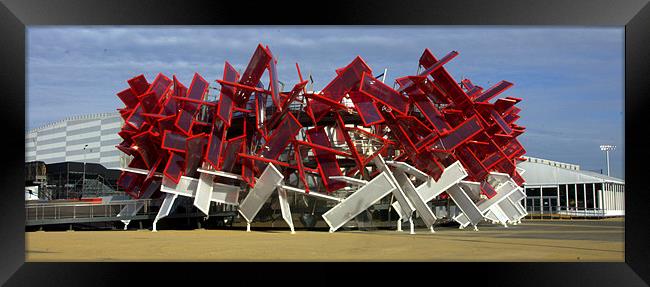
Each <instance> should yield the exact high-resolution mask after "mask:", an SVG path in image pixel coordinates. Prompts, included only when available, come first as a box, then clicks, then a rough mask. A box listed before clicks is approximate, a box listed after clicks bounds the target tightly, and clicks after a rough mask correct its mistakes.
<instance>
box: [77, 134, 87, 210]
mask: <svg viewBox="0 0 650 287" xmlns="http://www.w3.org/2000/svg"><path fill="white" fill-rule="evenodd" d="M87 147H88V145H85V146H84V172H83V178H82V179H81V196H83V194H84V189H85V188H86V148H87ZM79 198H81V197H79Z"/></svg>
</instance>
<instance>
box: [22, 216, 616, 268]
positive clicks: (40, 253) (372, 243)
mask: <svg viewBox="0 0 650 287" xmlns="http://www.w3.org/2000/svg"><path fill="white" fill-rule="evenodd" d="M479 227H480V231H479V232H475V231H472V230H458V229H457V228H455V227H438V228H437V232H436V233H435V234H431V233H429V232H428V231H427V230H425V229H421V230H416V231H417V234H416V235H410V234H408V233H407V232H396V231H392V230H375V231H364V232H361V231H338V232H336V233H333V234H330V233H328V232H326V231H301V230H297V232H296V234H293V235H292V234H290V233H289V232H288V231H286V230H283V229H277V228H276V229H266V230H263V229H261V228H257V229H256V228H255V224H253V232H250V233H247V232H245V231H242V230H188V231H175V230H162V231H159V232H157V233H153V232H150V231H147V230H140V231H74V232H28V233H26V248H27V254H26V259H27V261H34V262H36V261H621V262H622V261H624V237H623V236H624V222H620V221H619V222H616V221H601V222H597V221H552V222H550V221H535V222H525V223H524V224H523V225H519V226H511V227H509V228H503V227H501V226H494V225H484V226H479Z"/></svg>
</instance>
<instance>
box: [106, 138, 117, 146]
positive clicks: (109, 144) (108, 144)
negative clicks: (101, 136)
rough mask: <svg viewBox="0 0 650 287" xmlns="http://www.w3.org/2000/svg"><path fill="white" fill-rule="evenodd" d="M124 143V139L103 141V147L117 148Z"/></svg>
mask: <svg viewBox="0 0 650 287" xmlns="http://www.w3.org/2000/svg"><path fill="white" fill-rule="evenodd" d="M121 142H122V138H116V139H112V140H105V141H102V143H101V146H116V145H118V144H120V143H121Z"/></svg>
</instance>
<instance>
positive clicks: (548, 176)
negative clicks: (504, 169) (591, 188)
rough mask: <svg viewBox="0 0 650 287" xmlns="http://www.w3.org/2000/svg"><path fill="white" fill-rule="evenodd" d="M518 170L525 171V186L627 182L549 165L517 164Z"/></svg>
mask: <svg viewBox="0 0 650 287" xmlns="http://www.w3.org/2000/svg"><path fill="white" fill-rule="evenodd" d="M517 167H518V168H521V169H524V170H525V172H524V173H523V174H522V175H521V176H522V177H523V178H524V180H526V183H525V185H556V184H574V183H602V182H611V183H620V184H625V181H624V180H622V179H619V178H615V177H611V176H607V175H604V174H599V173H595V172H592V171H584V170H579V169H569V168H562V167H560V166H553V165H550V164H548V163H541V162H532V161H523V162H520V163H519V164H517Z"/></svg>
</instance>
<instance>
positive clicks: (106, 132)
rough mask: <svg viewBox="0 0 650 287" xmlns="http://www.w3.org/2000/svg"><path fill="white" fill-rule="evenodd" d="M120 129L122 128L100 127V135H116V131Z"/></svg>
mask: <svg viewBox="0 0 650 287" xmlns="http://www.w3.org/2000/svg"><path fill="white" fill-rule="evenodd" d="M120 130H122V128H112V129H102V133H101V135H103V136H105V135H116V136H117V133H118V132H120Z"/></svg>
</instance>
